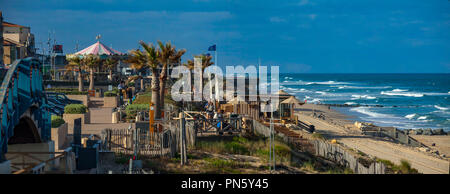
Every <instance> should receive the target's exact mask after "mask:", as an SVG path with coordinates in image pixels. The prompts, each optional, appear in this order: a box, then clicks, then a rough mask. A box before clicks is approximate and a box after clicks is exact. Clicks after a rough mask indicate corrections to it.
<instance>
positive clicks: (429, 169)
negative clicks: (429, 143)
mask: <svg viewBox="0 0 450 194" xmlns="http://www.w3.org/2000/svg"><path fill="white" fill-rule="evenodd" d="M299 118H300V120H301V121H308V122H310V123H311V124H313V125H314V126H315V127H316V130H317V132H319V133H322V134H323V135H324V136H326V137H328V138H335V139H336V140H338V141H339V142H341V143H343V144H345V145H346V146H348V147H350V148H353V149H357V150H360V151H362V152H364V153H366V154H368V155H371V156H375V157H378V158H381V159H386V160H390V161H392V162H394V163H396V164H400V160H401V159H406V160H408V161H409V162H410V163H411V166H412V167H413V168H415V169H417V170H418V171H419V172H421V173H426V174H448V173H449V162H448V161H446V160H442V159H438V158H436V157H433V156H430V155H428V154H426V153H423V152H420V151H418V150H416V149H413V148H410V147H407V146H404V145H400V144H396V143H392V142H388V141H383V140H379V139H375V138H371V137H368V136H363V135H357V134H354V133H352V134H350V133H348V131H346V130H344V129H343V128H341V127H337V126H335V125H331V124H328V123H326V122H325V121H321V120H319V119H315V118H313V117H311V116H308V115H304V114H300V115H299Z"/></svg>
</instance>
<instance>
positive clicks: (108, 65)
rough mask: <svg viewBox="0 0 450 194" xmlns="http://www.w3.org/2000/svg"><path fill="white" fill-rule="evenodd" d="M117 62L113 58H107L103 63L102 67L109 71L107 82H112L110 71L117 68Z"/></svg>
mask: <svg viewBox="0 0 450 194" xmlns="http://www.w3.org/2000/svg"><path fill="white" fill-rule="evenodd" d="M117 62H118V60H117V59H116V58H115V57H108V58H107V59H106V60H105V61H104V62H103V67H104V68H105V69H107V70H108V71H109V81H112V80H113V79H112V71H113V70H114V69H115V68H116V67H117Z"/></svg>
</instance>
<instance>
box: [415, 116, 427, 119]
mask: <svg viewBox="0 0 450 194" xmlns="http://www.w3.org/2000/svg"><path fill="white" fill-rule="evenodd" d="M425 119H427V116H420V117H419V118H417V120H425Z"/></svg>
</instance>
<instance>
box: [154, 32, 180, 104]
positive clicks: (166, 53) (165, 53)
mask: <svg viewBox="0 0 450 194" xmlns="http://www.w3.org/2000/svg"><path fill="white" fill-rule="evenodd" d="M158 46H159V50H158V51H159V53H160V55H159V58H158V60H159V62H160V63H161V65H162V69H161V74H160V76H159V85H160V86H159V98H160V102H161V104H160V106H161V107H160V108H161V109H163V108H164V96H165V92H166V80H167V67H168V65H169V64H170V59H171V57H172V55H174V54H175V52H176V51H175V48H174V47H172V44H171V43H170V42H166V43H165V44H163V43H162V42H161V41H159V40H158Z"/></svg>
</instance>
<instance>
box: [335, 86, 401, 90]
mask: <svg viewBox="0 0 450 194" xmlns="http://www.w3.org/2000/svg"><path fill="white" fill-rule="evenodd" d="M331 87H337V88H338V89H387V88H392V86H347V85H343V86H331Z"/></svg>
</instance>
